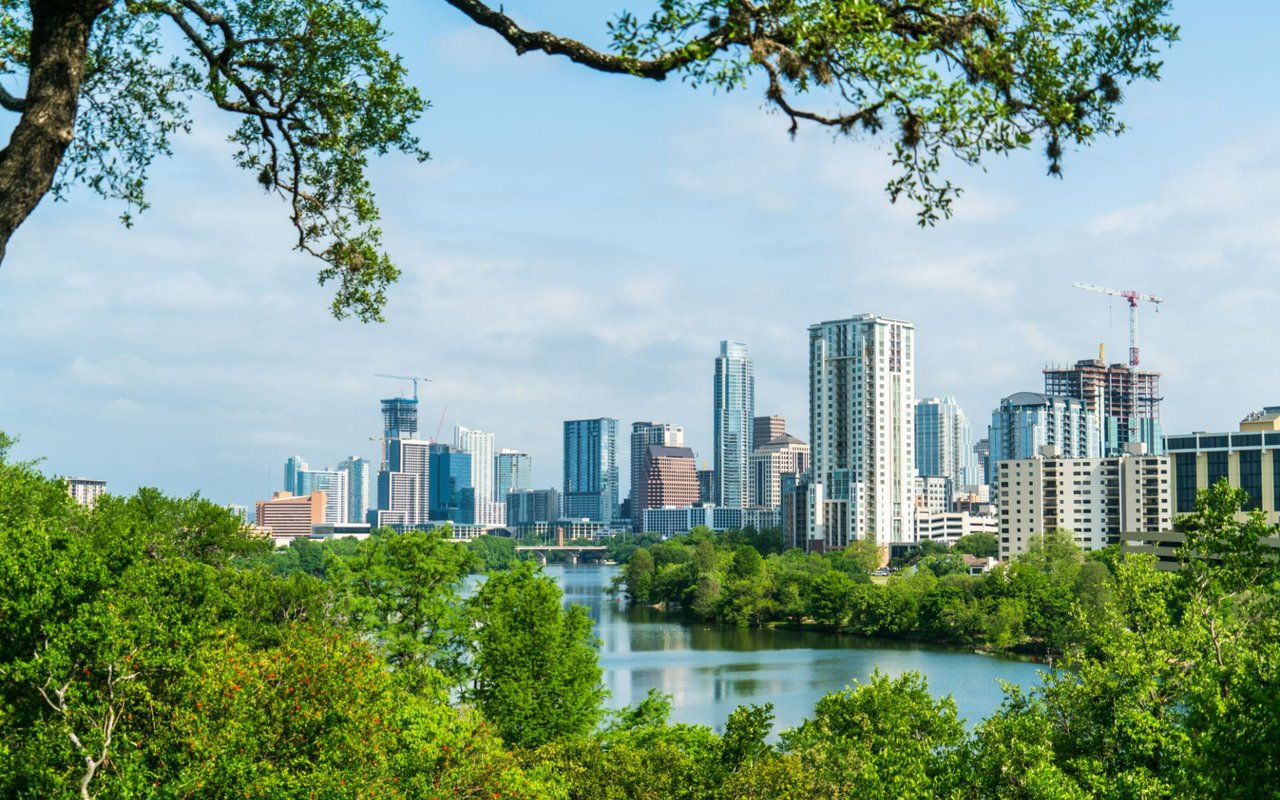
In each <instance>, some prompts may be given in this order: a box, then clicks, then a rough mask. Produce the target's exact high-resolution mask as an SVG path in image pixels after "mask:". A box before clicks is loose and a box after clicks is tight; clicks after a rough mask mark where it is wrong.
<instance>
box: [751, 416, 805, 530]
mask: <svg viewBox="0 0 1280 800" xmlns="http://www.w3.org/2000/svg"><path fill="white" fill-rule="evenodd" d="M756 419H757V420H760V419H781V417H756ZM808 469H809V445H807V444H805V443H804V442H802V441H800V440H799V439H797V438H796V437H794V436H792V435H791V434H789V433H786V432H783V433H781V434H779V435H778V436H776V437H774V438H773V439H771V440H770V441H768V442H764V443H762V444H758V445H756V449H755V450H754V451H752V453H751V505H752V506H759V507H763V508H780V507H781V506H782V476H783V475H792V476H794V477H795V478H798V477H799V476H801V475H803V474H804V473H805V472H806V471H807V470H808Z"/></svg>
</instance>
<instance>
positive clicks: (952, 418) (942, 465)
mask: <svg viewBox="0 0 1280 800" xmlns="http://www.w3.org/2000/svg"><path fill="white" fill-rule="evenodd" d="M916 472H918V473H919V474H920V475H927V476H937V477H942V478H948V479H950V481H951V485H952V487H960V486H968V485H972V484H977V483H978V482H979V480H978V469H977V459H976V457H975V456H974V454H973V431H972V429H971V428H970V426H969V418H968V417H967V416H965V413H964V410H963V409H962V408H960V406H959V405H958V404H957V403H956V399H955V398H954V397H925V398H923V399H921V400H919V401H917V402H916Z"/></svg>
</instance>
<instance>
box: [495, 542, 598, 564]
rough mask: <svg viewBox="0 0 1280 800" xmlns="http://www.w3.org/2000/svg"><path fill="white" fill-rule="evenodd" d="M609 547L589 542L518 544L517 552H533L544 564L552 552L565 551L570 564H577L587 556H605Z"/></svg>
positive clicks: (594, 558)
mask: <svg viewBox="0 0 1280 800" xmlns="http://www.w3.org/2000/svg"><path fill="white" fill-rule="evenodd" d="M608 549H609V548H607V547H605V546H604V545H589V544H577V545H575V544H546V545H516V552H517V553H533V554H534V555H536V556H537V557H538V560H539V561H541V562H542V563H543V564H545V563H547V556H548V555H550V554H551V553H564V554H565V555H566V556H568V561H569V563H570V564H577V563H578V561H579V560H581V559H583V558H587V557H590V558H591V559H592V560H597V561H598V560H600V559H602V558H604V555H605V553H606V552H607V551H608Z"/></svg>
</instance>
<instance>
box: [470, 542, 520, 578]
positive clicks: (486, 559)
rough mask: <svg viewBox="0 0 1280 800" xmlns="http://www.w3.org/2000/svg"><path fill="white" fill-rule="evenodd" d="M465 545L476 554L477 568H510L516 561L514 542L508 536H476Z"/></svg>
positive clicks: (517, 559)
mask: <svg viewBox="0 0 1280 800" xmlns="http://www.w3.org/2000/svg"><path fill="white" fill-rule="evenodd" d="M467 546H468V547H470V548H471V551H472V552H473V553H475V554H476V558H477V559H478V561H479V568H480V569H482V570H484V571H485V572H488V571H490V570H495V569H510V568H511V567H512V566H513V565H514V564H515V563H516V562H517V561H519V560H520V559H519V556H517V555H516V543H515V541H514V540H513V539H511V537H509V536H477V537H476V538H474V539H472V540H471V541H470V542H467Z"/></svg>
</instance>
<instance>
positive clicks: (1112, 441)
mask: <svg viewBox="0 0 1280 800" xmlns="http://www.w3.org/2000/svg"><path fill="white" fill-rule="evenodd" d="M1098 356H1099V357H1098V358H1096V359H1085V360H1083V361H1077V362H1076V363H1075V366H1074V367H1050V368H1048V369H1046V370H1045V371H1044V393H1045V394H1047V395H1062V396H1064V397H1078V398H1080V399H1081V400H1083V401H1084V404H1085V407H1086V408H1088V409H1089V411H1090V412H1091V413H1092V414H1093V415H1094V419H1095V420H1096V424H1097V426H1098V433H1099V435H1100V436H1101V437H1102V444H1101V448H1102V452H1103V453H1105V454H1106V455H1117V454H1119V453H1121V452H1123V451H1124V446H1125V445H1126V444H1128V443H1130V442H1142V443H1143V444H1145V445H1146V446H1147V452H1148V453H1152V454H1154V455H1159V454H1161V453H1163V452H1164V431H1163V430H1162V429H1161V427H1160V401H1161V400H1163V399H1164V398H1163V397H1161V396H1160V373H1159V372H1151V371H1149V370H1144V369H1138V368H1136V367H1131V366H1130V365H1128V364H1112V365H1110V366H1107V363H1106V362H1105V361H1103V360H1102V357H1101V356H1102V353H1099V354H1098Z"/></svg>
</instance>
